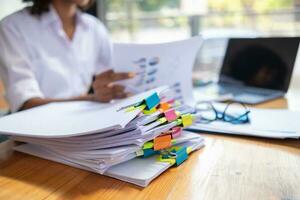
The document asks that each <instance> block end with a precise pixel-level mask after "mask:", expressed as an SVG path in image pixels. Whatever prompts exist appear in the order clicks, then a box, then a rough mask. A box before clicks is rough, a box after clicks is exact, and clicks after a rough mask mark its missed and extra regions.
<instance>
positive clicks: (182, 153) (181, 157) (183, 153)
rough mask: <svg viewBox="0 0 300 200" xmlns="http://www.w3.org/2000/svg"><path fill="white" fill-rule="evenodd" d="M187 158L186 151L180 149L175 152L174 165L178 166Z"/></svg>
mask: <svg viewBox="0 0 300 200" xmlns="http://www.w3.org/2000/svg"><path fill="white" fill-rule="evenodd" d="M187 158H188V154H187V149H186V147H182V148H180V149H179V150H178V151H176V165H177V166H178V165H180V164H181V163H183V162H184V161H185V160H186V159H187Z"/></svg>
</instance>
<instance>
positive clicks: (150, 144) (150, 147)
mask: <svg viewBox="0 0 300 200" xmlns="http://www.w3.org/2000/svg"><path fill="white" fill-rule="evenodd" d="M152 148H153V142H146V143H145V144H144V145H143V149H152Z"/></svg>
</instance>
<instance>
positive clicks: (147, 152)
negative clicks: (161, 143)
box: [144, 149, 157, 158]
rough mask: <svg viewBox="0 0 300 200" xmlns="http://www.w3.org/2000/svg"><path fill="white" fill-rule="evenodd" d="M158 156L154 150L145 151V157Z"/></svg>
mask: <svg viewBox="0 0 300 200" xmlns="http://www.w3.org/2000/svg"><path fill="white" fill-rule="evenodd" d="M155 154H157V152H156V151H154V150H153V149H144V157H145V158H146V157H149V156H152V155H155Z"/></svg>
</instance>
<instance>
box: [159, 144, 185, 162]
mask: <svg viewBox="0 0 300 200" xmlns="http://www.w3.org/2000/svg"><path fill="white" fill-rule="evenodd" d="M187 159H188V151H187V148H186V147H172V148H171V149H169V150H167V151H164V152H162V153H161V155H160V156H159V158H158V160H159V161H160V162H168V163H170V164H171V165H174V164H176V166H179V165H180V164H182V163H183V162H184V161H185V160H187Z"/></svg>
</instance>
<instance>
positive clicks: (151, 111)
mask: <svg viewBox="0 0 300 200" xmlns="http://www.w3.org/2000/svg"><path fill="white" fill-rule="evenodd" d="M156 111H157V109H156V107H153V108H152V109H150V110H143V113H144V114H145V115H151V114H153V113H155V112H156Z"/></svg>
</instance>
